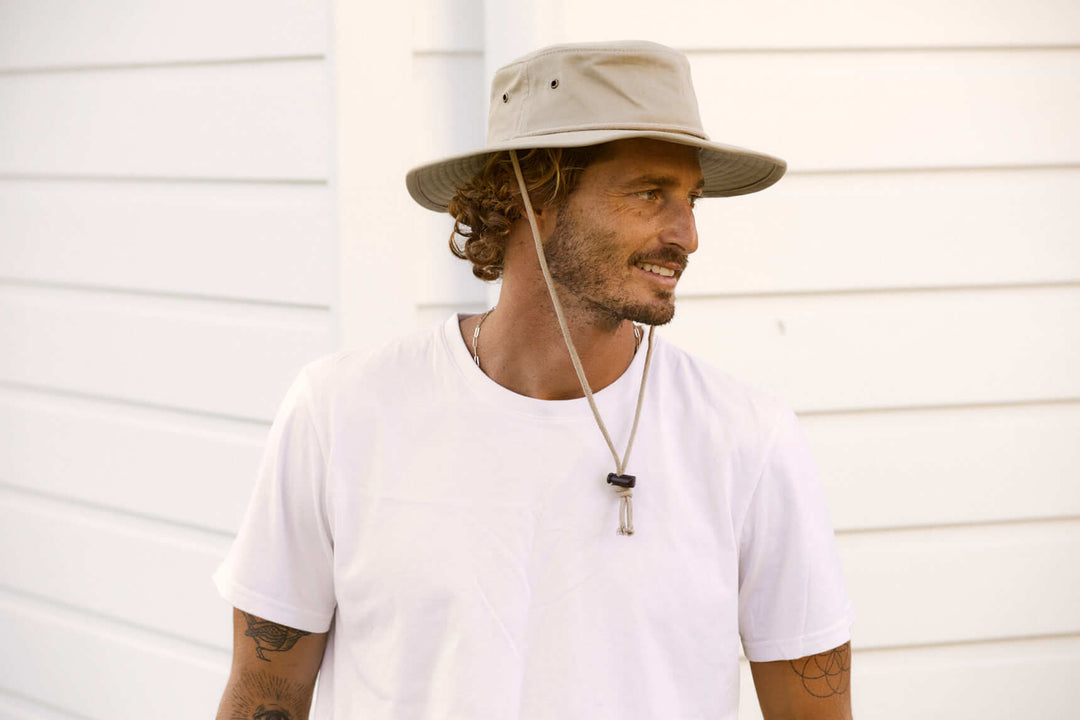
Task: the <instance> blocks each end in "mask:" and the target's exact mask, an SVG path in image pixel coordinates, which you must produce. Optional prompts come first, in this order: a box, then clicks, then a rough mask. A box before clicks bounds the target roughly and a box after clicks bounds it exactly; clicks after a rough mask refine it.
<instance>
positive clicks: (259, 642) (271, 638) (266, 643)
mask: <svg viewBox="0 0 1080 720" xmlns="http://www.w3.org/2000/svg"><path fill="white" fill-rule="evenodd" d="M243 615H244V619H245V620H247V624H248V629H247V630H245V631H244V634H245V635H247V636H248V637H249V638H251V639H252V640H254V641H255V654H256V655H258V656H259V659H260V660H265V661H267V662H270V658H268V657H266V656H265V655H263V653H264V652H286V651H288V650H292V648H293V645H296V641H297V640H299V639H300V638H302V637H304V636H305V635H310V634H311V633H309V632H304V631H303V630H297V629H295V628H291V627H286V626H284V625H278V624H277V623H272V622H270V621H269V620H260V619H259V618H257V617H255V616H254V615H251V614H249V613H243ZM259 720H263V718H259ZM267 720H276V718H273V717H272V716H267Z"/></svg>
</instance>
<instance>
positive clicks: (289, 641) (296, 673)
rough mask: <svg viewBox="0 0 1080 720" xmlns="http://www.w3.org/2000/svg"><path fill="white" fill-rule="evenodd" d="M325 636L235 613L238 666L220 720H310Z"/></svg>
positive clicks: (234, 650) (234, 668)
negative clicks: (312, 697) (309, 713)
mask: <svg viewBox="0 0 1080 720" xmlns="http://www.w3.org/2000/svg"><path fill="white" fill-rule="evenodd" d="M326 635H327V634H326V633H317V634H316V633H308V632H304V631H303V630H296V629H294V628H290V627H286V626H284V625H278V624H277V623H272V622H268V621H266V620H263V619H261V618H258V617H255V616H254V615H251V614H249V613H245V612H243V611H241V610H236V609H234V610H233V662H232V673H231V674H230V675H229V684H228V685H226V686H225V694H224V696H223V697H222V698H221V705H220V706H219V707H218V713H217V720H306V718H307V716H308V711H309V709H310V708H311V696H312V693H313V692H314V690H315V677H316V676H317V675H318V674H319V667H320V666H321V665H322V658H323V650H325V649H326Z"/></svg>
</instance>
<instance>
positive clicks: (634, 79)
mask: <svg viewBox="0 0 1080 720" xmlns="http://www.w3.org/2000/svg"><path fill="white" fill-rule="evenodd" d="M624 138H655V139H657V140H666V141H668V142H673V143H678V144H680V145H690V146H693V147H697V148H700V149H701V170H702V173H703V174H704V176H705V187H704V190H703V195H704V196H705V197H724V196H730V195H745V194H747V193H752V192H757V191H758V190H764V189H765V188H767V187H769V186H770V185H772V184H773V183H775V182H776V181H777V180H779V179H780V178H781V177H783V175H784V172H785V170H786V169H787V164H786V163H785V162H784V161H783V160H781V159H779V158H776V157H772V156H771V155H765V154H764V153H759V152H755V151H753V150H746V149H744V148H740V147H734V146H732V145H723V144H720V143H716V142H712V141H711V140H709V136H708V135H707V134H706V133H705V130H704V128H703V127H702V125H701V117H700V114H699V112H698V104H697V97H696V95H695V94H694V86H693V83H692V81H691V78H690V63H689V62H688V61H687V59H686V56H685V55H683V54H682V53H680V52H678V51H676V50H673V49H671V48H669V47H665V46H664V45H658V44H657V43H651V42H640V41H633V42H617V43H582V44H572V45H553V46H551V47H547V48H543V49H541V50H538V51H536V52H534V53H531V54H529V55H526V56H525V57H522V58H520V59H518V60H515V61H514V62H512V63H510V64H509V65H506V66H505V67H502V68H500V69H499V70H498V71H497V72H496V73H495V77H494V79H493V80H492V83H491V108H490V110H489V112H488V135H487V145H486V146H485V147H483V148H481V149H479V150H476V151H474V152H470V153H465V154H463V155H454V156H451V157H448V158H445V159H443V160H439V161H437V162H433V163H428V164H425V165H420V166H419V167H416V168H413V169H412V170H410V171H409V173H408V174H407V175H406V179H405V182H406V185H407V186H408V188H409V194H410V195H412V197H413V199H414V200H416V202H418V203H420V204H421V205H423V206H424V207H426V208H428V209H429V210H437V211H440V212H445V211H446V208H447V205H448V204H449V203H450V199H451V198H452V197H453V196H454V193H455V192H457V189H458V188H459V187H461V186H462V185H464V184H465V183H467V182H469V181H470V180H472V179H473V178H474V177H475V176H476V175H477V174H478V173H479V172H480V170H481V169H483V167H484V163H485V162H486V161H487V159H488V157H489V156H490V155H492V154H493V153H496V152H500V151H503V150H525V149H529V148H546V147H582V146H586V145H598V144H600V143H606V142H611V141H613V140H622V139H624Z"/></svg>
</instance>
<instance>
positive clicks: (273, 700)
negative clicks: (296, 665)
mask: <svg viewBox="0 0 1080 720" xmlns="http://www.w3.org/2000/svg"><path fill="white" fill-rule="evenodd" d="M310 697H311V688H305V687H303V686H302V685H300V684H299V683H294V682H290V681H289V680H286V679H285V678H280V677H276V676H273V675H268V674H266V673H263V672H259V673H251V672H247V673H244V675H243V677H242V678H240V681H239V682H237V683H236V684H235V685H234V686H233V689H232V701H233V714H232V717H231V720H299V718H300V716H299V714H294V713H299V712H300V708H303V707H305V706H306V705H307V703H308V702H309V701H310Z"/></svg>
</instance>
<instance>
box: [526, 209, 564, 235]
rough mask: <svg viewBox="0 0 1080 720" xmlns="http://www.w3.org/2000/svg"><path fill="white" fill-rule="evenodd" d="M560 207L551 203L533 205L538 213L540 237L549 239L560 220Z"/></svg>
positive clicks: (537, 220) (534, 210)
mask: <svg viewBox="0 0 1080 720" xmlns="http://www.w3.org/2000/svg"><path fill="white" fill-rule="evenodd" d="M559 210H560V207H559V206H557V205H555V204H553V203H549V204H547V205H544V206H543V207H535V206H534V207H533V212H535V213H536V226H537V228H539V230H540V239H541V240H547V239H548V237H550V236H551V233H552V232H553V231H554V230H555V224H556V223H557V222H558V220H559Z"/></svg>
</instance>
